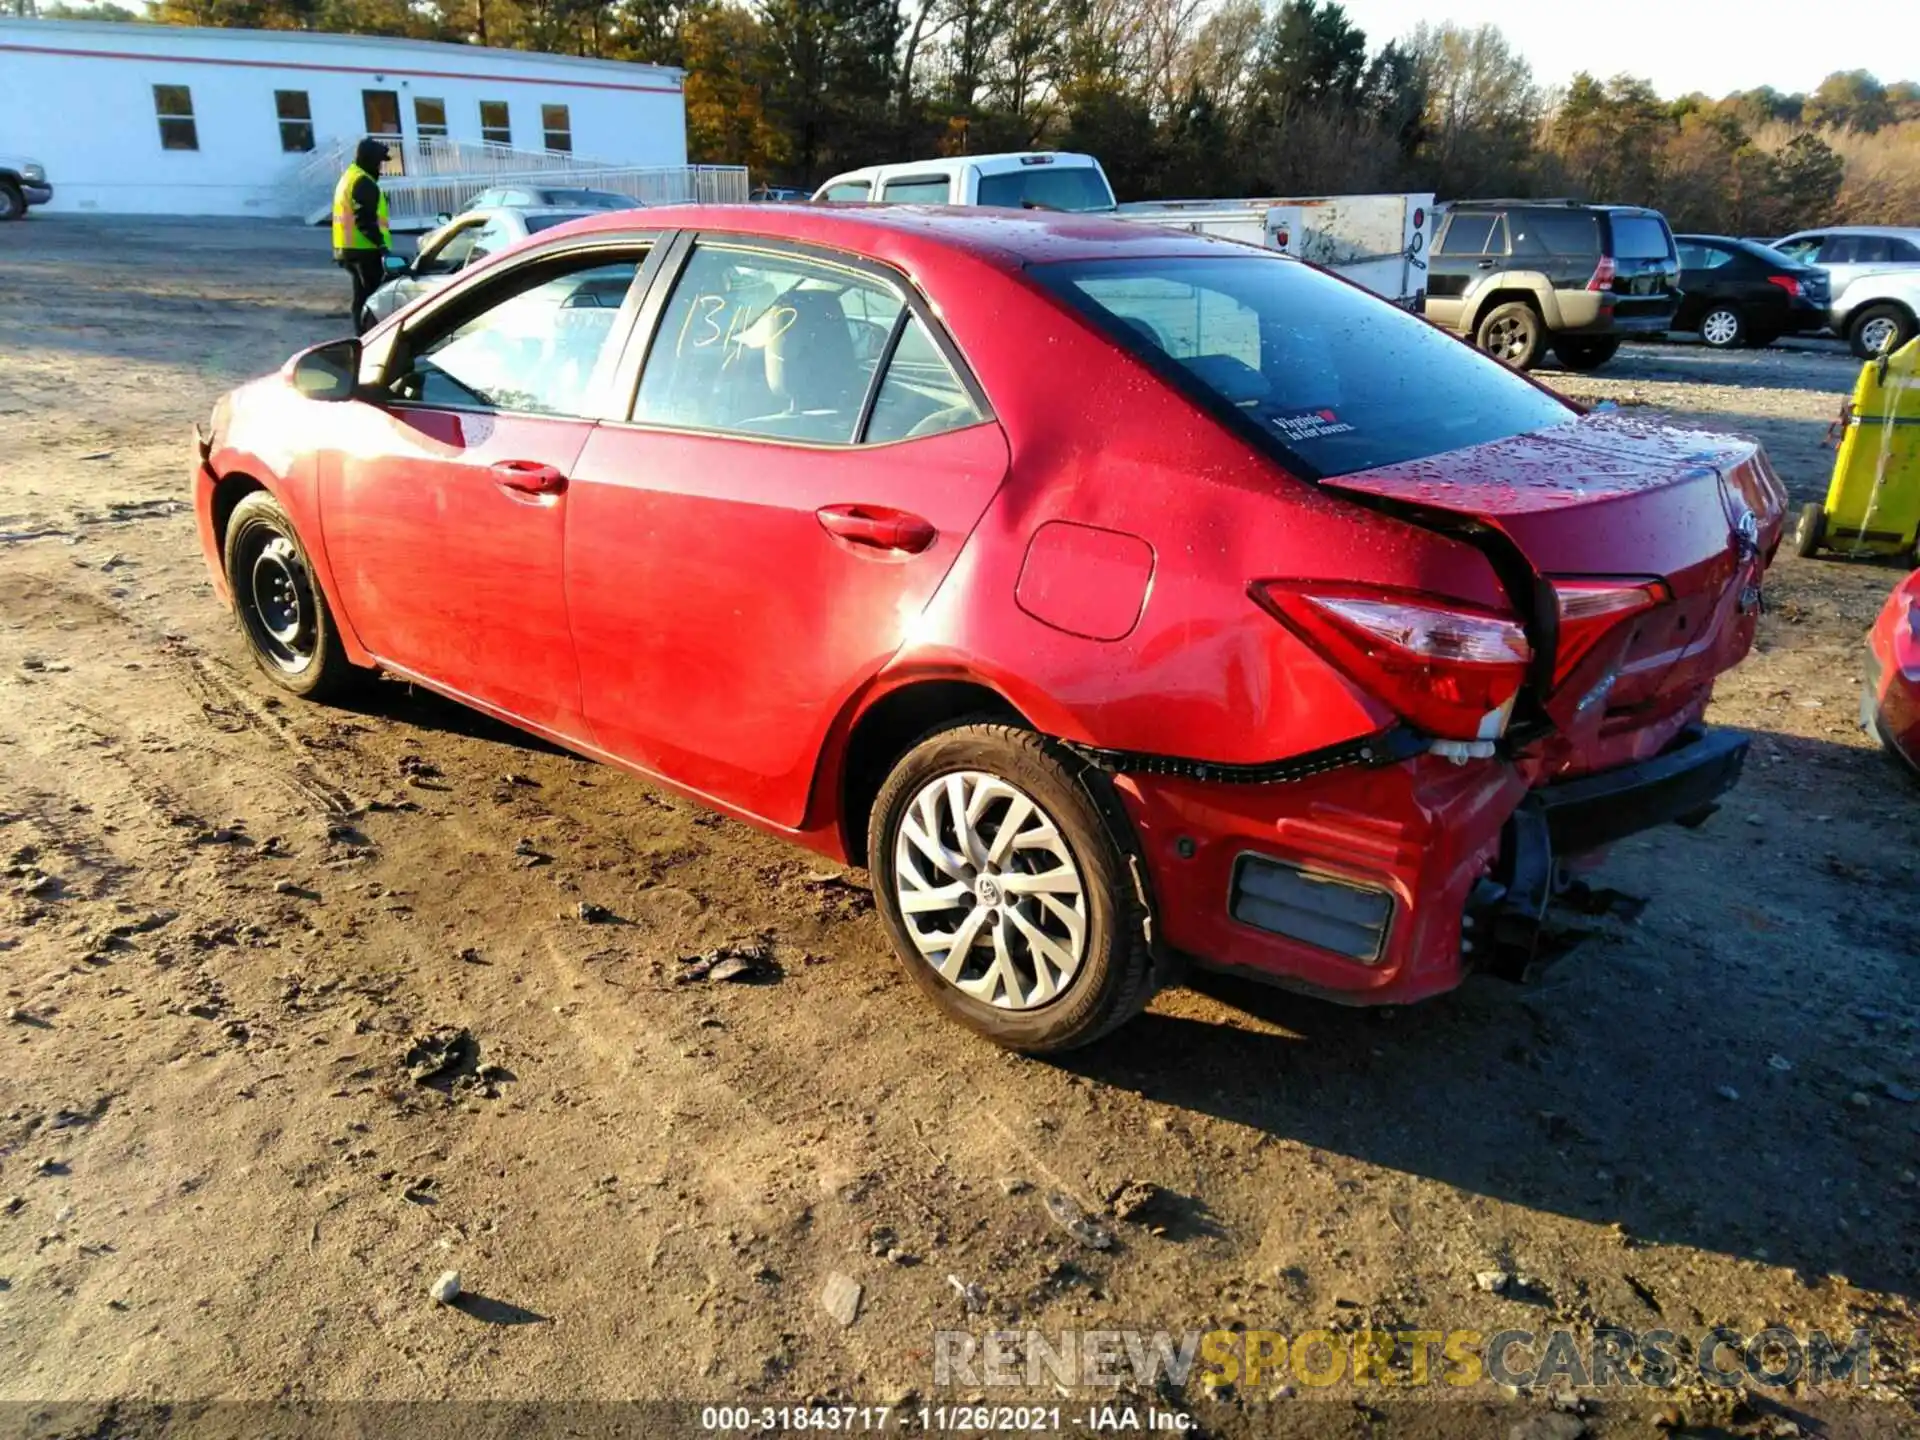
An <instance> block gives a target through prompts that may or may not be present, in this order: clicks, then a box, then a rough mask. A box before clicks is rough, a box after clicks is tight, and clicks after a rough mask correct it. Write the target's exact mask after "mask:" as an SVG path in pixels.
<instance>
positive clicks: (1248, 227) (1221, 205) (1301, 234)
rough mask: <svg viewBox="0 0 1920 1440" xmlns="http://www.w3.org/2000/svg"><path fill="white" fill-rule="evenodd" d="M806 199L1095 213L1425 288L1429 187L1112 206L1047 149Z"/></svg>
mask: <svg viewBox="0 0 1920 1440" xmlns="http://www.w3.org/2000/svg"><path fill="white" fill-rule="evenodd" d="M813 198H814V199H815V200H827V201H842V202H846V201H879V202H881V203H891V204H895V205H900V204H920V205H1006V206H1026V207H1029V208H1033V209H1041V210H1072V211H1081V212H1099V213H1103V214H1108V215H1112V216H1113V217H1114V218H1115V219H1118V220H1127V221H1131V222H1133V223H1135V224H1140V225H1163V226H1169V227H1171V228H1173V229H1176V230H1188V231H1192V232H1193V233H1195V234H1199V235H1214V236H1218V237H1220V238H1221V239H1224V240H1238V241H1240V242H1241V243H1243V244H1247V245H1258V246H1261V247H1263V248H1265V249H1268V250H1279V251H1282V252H1284V253H1285V254H1288V255H1292V256H1295V257H1296V258H1298V259H1301V260H1309V261H1311V262H1313V263H1314V264H1315V265H1319V266H1322V267H1324V268H1326V269H1328V270H1333V271H1336V272H1337V273H1339V274H1340V275H1343V276H1345V277H1346V278H1347V279H1349V280H1351V281H1353V282H1354V283H1355V284H1356V285H1361V286H1364V287H1365V288H1367V289H1369V290H1371V291H1373V292H1374V294H1376V295H1382V296H1385V297H1386V298H1387V299H1389V300H1393V301H1396V302H1398V303H1400V304H1403V305H1408V306H1411V307H1413V308H1415V309H1418V308H1419V305H1420V302H1421V300H1422V298H1423V297H1424V295H1425V293H1426V288H1427V286H1426V274H1427V261H1426V254H1427V249H1428V246H1429V245H1430V244H1431V243H1432V240H1433V196H1432V195H1430V194H1429V195H1423V194H1405V195H1316V196H1308V197H1298V196H1285V197H1279V196H1277V197H1273V198H1263V199H1253V200H1147V201H1140V202H1137V203H1130V204H1126V205H1118V204H1115V203H1114V199H1113V187H1112V185H1110V184H1109V183H1108V182H1107V176H1106V172H1105V171H1104V170H1102V169H1101V168H1100V162H1099V161H1098V160H1096V159H1095V158H1094V157H1093V156H1091V155H1076V154H1071V153H1067V152H1056V151H1050V150H1029V151H1016V152H1013V153H1010V154H1004V155H954V156H946V157H943V158H940V159H936V160H911V161H906V162H904V163H900V164H892V165H869V166H866V167H865V168H864V169H860V170H849V171H847V172H846V173H845V174H841V175H836V176H834V177H833V178H832V179H831V180H829V181H827V183H826V184H824V185H822V186H821V187H820V188H819V189H818V190H817V191H815V192H814V195H813Z"/></svg>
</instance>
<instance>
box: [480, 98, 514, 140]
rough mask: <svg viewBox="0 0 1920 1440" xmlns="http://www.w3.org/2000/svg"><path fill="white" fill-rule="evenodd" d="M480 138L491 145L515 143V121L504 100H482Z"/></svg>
mask: <svg viewBox="0 0 1920 1440" xmlns="http://www.w3.org/2000/svg"><path fill="white" fill-rule="evenodd" d="M480 138H481V139H482V140H485V141H486V142H487V143H488V144H490V145H511V144H512V143H513V122H512V119H511V117H510V116H509V115H508V114H507V102H506V101H504V100H482V101H481V102H480Z"/></svg>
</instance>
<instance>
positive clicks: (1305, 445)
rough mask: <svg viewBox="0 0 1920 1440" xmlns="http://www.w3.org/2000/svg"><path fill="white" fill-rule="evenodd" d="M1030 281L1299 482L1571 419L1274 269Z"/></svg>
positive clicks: (1096, 274) (1385, 307)
mask: <svg viewBox="0 0 1920 1440" xmlns="http://www.w3.org/2000/svg"><path fill="white" fill-rule="evenodd" d="M1459 218H1461V217H1456V219H1455V223H1456V224H1457V223H1458V220H1459ZM1029 273H1030V274H1031V275H1033V276H1034V277H1035V278H1036V279H1037V280H1039V281H1040V282H1041V283H1042V284H1044V285H1046V286H1048V287H1050V288H1051V289H1053V290H1054V291H1055V292H1057V293H1058V294H1060V295H1061V296H1062V297H1063V298H1064V299H1065V300H1066V301H1067V302H1068V303H1069V304H1071V305H1072V306H1074V307H1075V308H1076V309H1078V310H1080V311H1081V312H1082V313H1083V314H1085V315H1086V316H1087V317H1088V318H1089V319H1090V320H1091V321H1093V322H1094V323H1095V324H1096V325H1098V326H1099V327H1100V328H1101V329H1103V330H1104V331H1106V332H1107V333H1108V334H1109V335H1111V336H1112V337H1113V338H1114V339H1115V340H1116V341H1118V342H1119V343H1120V344H1121V345H1122V346H1124V347H1125V348H1126V349H1128V350H1130V351H1132V352H1134V353H1135V354H1138V355H1140V356H1141V357H1142V358H1143V359H1145V360H1147V361H1148V363H1149V364H1151V365H1153V366H1155V368H1158V369H1160V370H1161V371H1162V373H1164V374H1167V375H1168V376H1169V378H1172V379H1174V380H1176V381H1177V382H1178V383H1180V384H1181V385H1182V386H1183V388H1190V389H1193V390H1195V391H1196V393H1199V394H1201V395H1203V396H1205V397H1206V398H1207V399H1208V400H1209V401H1210V402H1211V403H1212V404H1213V405H1214V406H1215V407H1216V408H1220V409H1223V410H1224V409H1231V411H1232V412H1234V413H1235V414H1236V415H1237V416H1238V417H1240V419H1241V420H1243V421H1244V422H1246V423H1247V424H1250V425H1252V426H1254V427H1256V428H1257V429H1258V430H1259V432H1260V433H1261V435H1262V436H1264V437H1265V439H1266V440H1267V441H1268V442H1269V443H1270V444H1272V445H1273V446H1275V447H1276V448H1278V449H1279V450H1280V451H1281V452H1282V453H1283V454H1285V455H1286V456H1287V458H1288V460H1289V462H1290V463H1291V465H1292V466H1293V468H1294V469H1295V470H1296V473H1300V474H1302V475H1303V476H1304V477H1305V478H1309V479H1312V478H1316V477H1319V476H1332V475H1349V474H1352V473H1354V472H1356V471H1360V470H1371V469H1373V468H1375V467H1376V466H1380V465H1392V464H1397V463H1399V462H1401V461H1405V460H1418V459H1423V458H1425V457H1427V456H1429V455H1437V454H1440V453H1442V452H1444V451H1448V450H1457V449H1460V448H1462V447H1464V446H1468V445H1479V444H1483V443H1485V442H1487V441H1490V440H1501V439H1505V438H1506V437H1508V436H1510V435H1517V434H1520V433H1521V432H1523V431H1527V430H1537V429H1541V428H1544V427H1546V426H1549V425H1559V424H1564V423H1566V422H1567V421H1569V420H1571V419H1572V418H1573V416H1572V413H1571V412H1570V411H1569V410H1568V409H1567V407H1566V406H1565V405H1562V404H1561V403H1560V402H1558V401H1556V400H1555V399H1553V398H1552V397H1551V396H1549V395H1547V394H1546V393H1544V392H1543V391H1541V390H1539V389H1537V388H1535V387H1534V386H1533V385H1531V384H1529V383H1528V382H1527V381H1525V380H1523V379H1521V378H1520V377H1519V376H1517V375H1515V374H1514V373H1513V372H1512V371H1510V370H1508V369H1507V368H1506V367H1505V366H1503V365H1501V364H1499V363H1498V362H1497V361H1494V360H1490V359H1488V358H1487V357H1486V356H1484V355H1482V354H1480V353H1479V352H1477V351H1475V350H1473V349H1471V348H1470V347H1468V346H1466V345H1462V344H1461V343H1460V342H1459V341H1457V340H1454V339H1453V338H1451V337H1450V336H1448V335H1446V334H1444V333H1442V332H1441V331H1440V330H1438V329H1436V328H1435V327H1434V326H1432V325H1429V324H1427V323H1426V322H1425V321H1424V320H1420V319H1418V318H1416V317H1414V316H1412V315H1409V314H1407V313H1406V312H1405V311H1403V310H1400V309H1398V308H1396V307H1395V306H1392V305H1389V304H1388V303H1387V302H1386V301H1384V300H1381V299H1378V298H1377V297H1375V296H1373V295H1369V294H1367V293H1366V292H1364V291H1361V290H1356V289H1355V288H1354V287H1353V286H1351V285H1347V284H1343V283H1342V282H1341V281H1338V280H1335V279H1333V278H1332V277H1330V276H1327V275H1322V274H1321V273H1319V272H1318V271H1316V270H1313V269H1311V268H1309V267H1308V266H1305V265H1301V264H1298V263H1295V262H1293V261H1290V260H1286V259H1284V258H1281V257H1279V256H1269V255H1261V254H1258V253H1251V252H1250V253H1248V254H1245V255H1222V256H1219V257H1217V258H1190V259H1138V260H1111V261H1080V262H1066V263H1060V264H1052V265H1037V266H1034V267H1033V268H1032V269H1031V270H1030V271H1029Z"/></svg>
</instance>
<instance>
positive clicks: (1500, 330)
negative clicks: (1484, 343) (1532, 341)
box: [1487, 319, 1527, 361]
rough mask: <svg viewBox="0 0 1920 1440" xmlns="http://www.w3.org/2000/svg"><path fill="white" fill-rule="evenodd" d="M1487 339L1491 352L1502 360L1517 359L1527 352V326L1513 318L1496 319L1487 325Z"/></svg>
mask: <svg viewBox="0 0 1920 1440" xmlns="http://www.w3.org/2000/svg"><path fill="white" fill-rule="evenodd" d="M1487 339H1488V340H1490V341H1492V342H1493V343H1492V346H1491V347H1490V348H1491V349H1492V351H1493V353H1494V354H1495V355H1497V356H1499V357H1500V358H1501V359H1502V360H1507V361H1517V360H1519V359H1520V357H1521V356H1522V355H1525V354H1526V353H1527V327H1526V325H1525V324H1524V323H1522V322H1521V321H1519V320H1515V319H1507V320H1496V321H1494V322H1493V324H1491V325H1489V326H1488V327H1487Z"/></svg>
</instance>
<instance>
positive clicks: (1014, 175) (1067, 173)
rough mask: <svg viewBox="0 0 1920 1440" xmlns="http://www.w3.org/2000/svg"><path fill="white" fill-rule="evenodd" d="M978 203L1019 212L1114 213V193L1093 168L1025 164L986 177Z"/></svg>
mask: <svg viewBox="0 0 1920 1440" xmlns="http://www.w3.org/2000/svg"><path fill="white" fill-rule="evenodd" d="M978 203H979V204H982V205H1004V206H1007V207H1008V208H1010V209H1016V210H1017V209H1019V208H1020V207H1021V206H1022V205H1037V206H1040V207H1042V208H1044V209H1047V210H1111V209H1113V191H1111V190H1109V189H1108V188H1107V180H1106V177H1105V176H1104V175H1102V174H1101V173H1100V172H1099V171H1098V170H1096V169H1094V168H1093V167H1092V166H1091V165H1022V166H1021V167H1020V168H1019V169H1018V170H1008V171H1007V172H1005V173H1004V174H1001V175H982V176H981V177H980V194H979V197H978Z"/></svg>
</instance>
